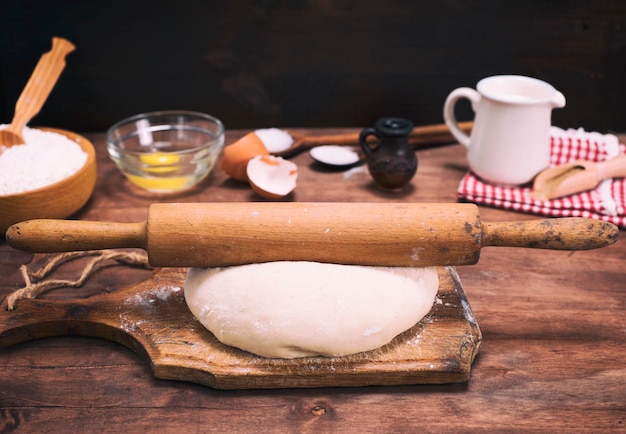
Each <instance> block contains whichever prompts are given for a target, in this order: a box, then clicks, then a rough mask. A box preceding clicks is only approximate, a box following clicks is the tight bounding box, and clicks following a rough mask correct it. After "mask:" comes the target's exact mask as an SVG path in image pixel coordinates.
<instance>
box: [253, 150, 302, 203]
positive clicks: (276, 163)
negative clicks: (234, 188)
mask: <svg viewBox="0 0 626 434" xmlns="http://www.w3.org/2000/svg"><path fill="white" fill-rule="evenodd" d="M247 176H248V181H249V182H250V186H251V187H252V190H254V192H256V193H257V194H258V195H259V196H262V197H264V198H267V199H280V198H283V197H285V196H287V195H288V194H289V193H291V192H292V191H293V190H294V189H295V188H296V180H297V178H298V166H296V165H295V164H294V163H293V162H291V161H289V160H285V159H284V158H281V157H275V156H272V155H258V156H256V157H254V158H252V159H251V160H250V161H249V162H248V166H247Z"/></svg>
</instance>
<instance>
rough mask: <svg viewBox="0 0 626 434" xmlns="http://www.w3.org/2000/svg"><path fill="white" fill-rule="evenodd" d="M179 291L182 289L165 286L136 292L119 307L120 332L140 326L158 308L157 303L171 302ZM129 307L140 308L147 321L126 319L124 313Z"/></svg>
mask: <svg viewBox="0 0 626 434" xmlns="http://www.w3.org/2000/svg"><path fill="white" fill-rule="evenodd" d="M181 290H182V287H180V286H170V285H166V286H162V287H156V288H154V289H151V290H149V291H146V292H138V293H136V294H133V295H131V296H130V297H128V298H127V299H126V300H125V301H124V303H123V305H122V306H120V307H119V310H120V325H121V327H122V330H124V331H126V332H130V331H132V330H134V329H136V328H137V327H138V326H140V325H142V324H143V323H144V322H146V321H148V318H150V317H151V316H152V315H151V314H150V312H151V311H153V310H155V309H157V308H158V304H159V302H171V298H172V296H173V295H174V294H176V293H178V292H180V291H181ZM129 306H132V307H139V308H141V309H142V310H143V311H144V314H145V316H146V318H147V319H146V320H139V321H137V320H134V319H133V320H130V319H128V318H127V316H126V312H127V311H128V310H129V309H128V307H129Z"/></svg>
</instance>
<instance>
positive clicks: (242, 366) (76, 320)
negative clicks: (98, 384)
mask: <svg viewBox="0 0 626 434" xmlns="http://www.w3.org/2000/svg"><path fill="white" fill-rule="evenodd" d="M438 272H439V291H438V294H437V298H436V300H435V303H434V304H433V308H432V310H431V311H430V313H429V314H428V315H426V316H425V317H424V318H423V319H422V321H420V322H419V323H418V324H416V325H415V326H414V327H412V328H411V329H409V330H407V331H406V332H404V333H402V334H401V335H399V336H397V337H396V338H395V339H394V340H393V341H392V342H390V343H389V344H387V345H385V346H384V347H381V348H379V349H377V350H374V351H369V352H364V353H359V354H355V355H351V356H346V357H335V358H328V357H306V358H299V359H291V360H285V359H269V358H264V357H259V356H256V355H253V354H250V353H247V352H245V351H241V350H239V349H236V348H232V347H229V346H226V345H223V344H221V343H220V342H219V341H217V339H216V338H215V337H214V336H213V335H212V334H211V333H210V332H209V331H208V330H206V329H205V328H204V327H203V326H202V325H201V324H200V322H198V321H197V320H196V319H195V317H193V315H192V314H191V312H190V311H189V309H188V308H187V304H186V303H185V300H184V290H183V286H184V280H185V276H186V273H187V269H186V268H163V269H159V270H157V271H155V272H154V274H152V275H151V276H150V278H148V279H147V280H145V281H143V282H140V283H139V284H136V285H132V286H130V287H128V288H125V289H123V290H120V291H116V292H112V293H108V294H104V295H100V296H95V297H91V298H88V299H83V300H37V299H22V300H19V301H18V302H17V304H16V308H15V310H13V311H5V310H2V311H1V312H0V347H3V346H9V345H12V344H15V343H19V342H24V341H28V340H32V339H37V338H41V337H49V336H64V335H81V336H94V337H100V338H104V339H109V340H112V341H115V342H119V343H121V344H123V345H125V346H127V347H129V348H131V349H132V350H134V351H136V352H137V353H139V354H140V355H142V356H143V357H145V359H146V360H147V361H148V362H149V363H150V364H151V367H152V370H153V373H154V375H155V377H157V378H161V379H169V380H181V381H190V382H195V383H200V384H204V385H207V386H211V387H213V388H217V389H268V388H311V387H332V386H366V385H400V384H442V383H458V382H464V381H467V380H468V379H469V375H470V368H471V365H472V362H473V360H474V357H475V356H476V355H477V354H478V350H479V347H480V342H481V338H482V336H481V333H480V329H479V327H478V324H477V323H476V320H475V318H474V315H473V313H472V311H471V308H470V305H469V302H468V300H467V298H466V296H465V293H464V291H463V288H462V285H461V281H460V279H459V277H458V274H457V272H456V269H455V268H454V267H439V268H438Z"/></svg>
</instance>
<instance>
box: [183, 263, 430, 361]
mask: <svg viewBox="0 0 626 434" xmlns="http://www.w3.org/2000/svg"><path fill="white" fill-rule="evenodd" d="M438 288H439V280H438V276H437V271H436V269H435V268H434V267H429V268H404V267H397V268H396V267H393V268H382V267H363V266H352V265H337V264H323V263H317V262H299V261H298V262H289V261H282V262H268V263H261V264H251V265H242V266H234V267H228V268H221V269H215V268H213V269H207V268H192V269H190V270H189V273H188V274H187V278H186V282H185V299H186V301H187V305H188V306H189V309H190V310H191V312H192V313H193V315H194V316H195V317H196V318H197V319H198V320H199V321H200V322H201V323H202V324H203V325H204V326H205V327H206V328H207V329H208V330H209V331H211V332H212V333H213V334H214V335H215V337H216V338H217V339H218V340H219V341H220V342H222V343H224V344H226V345H230V346H233V347H237V348H240V349H242V350H245V351H249V352H251V353H254V354H257V355H260V356H264V357H273V358H286V359H291V358H296V357H306V356H318V355H321V356H329V357H333V356H345V355H349V354H354V353H359V352H362V351H369V350H373V349H376V348H379V347H381V346H383V345H385V344H387V343H389V342H390V341H391V340H392V339H393V338H394V337H395V336H397V335H398V334H400V333H402V332H403V331H405V330H407V329H409V328H411V327H412V326H413V325H415V324H416V323H417V322H418V321H419V320H420V319H422V317H424V315H426V314H427V313H428V312H429V311H430V309H431V307H432V305H433V302H434V299H435V295H436V294H437V290H438Z"/></svg>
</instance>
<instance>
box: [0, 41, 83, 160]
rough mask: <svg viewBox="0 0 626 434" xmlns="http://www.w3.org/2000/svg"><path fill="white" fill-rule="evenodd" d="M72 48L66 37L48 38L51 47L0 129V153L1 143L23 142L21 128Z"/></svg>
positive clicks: (45, 95)
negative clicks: (6, 121) (4, 125)
mask: <svg viewBox="0 0 626 434" xmlns="http://www.w3.org/2000/svg"><path fill="white" fill-rule="evenodd" d="M74 48H75V47H74V44H72V43H71V42H69V41H68V40H66V39H63V38H58V37H54V38H52V49H51V50H50V51H49V52H47V53H44V54H43V55H42V56H41V58H40V59H39V62H38V63H37V66H36V67H35V70H34V71H33V73H32V75H31V76H30V78H29V80H28V83H26V87H24V90H23V91H22V94H21V95H20V97H19V99H18V100H17V103H16V104H15V114H14V116H13V121H12V122H11V125H9V127H8V128H5V129H3V130H0V152H1V149H2V147H3V146H5V147H7V148H8V147H11V146H13V145H19V144H22V143H24V138H23V137H22V130H23V129H24V127H25V126H26V124H27V123H28V122H29V121H30V120H31V119H32V118H33V117H34V116H35V115H36V114H37V113H39V110H41V107H43V104H44V102H46V99H47V98H48V95H50V92H51V91H52V88H53V87H54V85H55V83H56V82H57V80H58V78H59V76H60V75H61V72H62V71H63V68H65V56H66V55H67V54H69V53H71V52H72V51H74Z"/></svg>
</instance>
